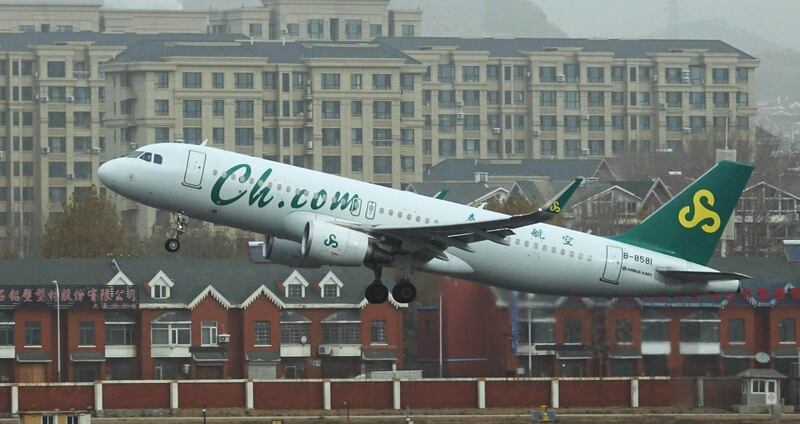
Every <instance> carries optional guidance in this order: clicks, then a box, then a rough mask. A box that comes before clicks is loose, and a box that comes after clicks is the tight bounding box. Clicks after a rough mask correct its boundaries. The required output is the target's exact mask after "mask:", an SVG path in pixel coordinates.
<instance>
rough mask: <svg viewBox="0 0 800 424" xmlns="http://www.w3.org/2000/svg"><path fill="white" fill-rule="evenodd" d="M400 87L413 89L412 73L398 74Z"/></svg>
mask: <svg viewBox="0 0 800 424" xmlns="http://www.w3.org/2000/svg"><path fill="white" fill-rule="evenodd" d="M400 89H401V90H413V89H414V74H400Z"/></svg>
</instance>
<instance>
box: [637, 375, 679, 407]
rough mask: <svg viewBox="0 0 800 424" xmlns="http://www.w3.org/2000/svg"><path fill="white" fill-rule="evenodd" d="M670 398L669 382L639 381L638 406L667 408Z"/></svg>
mask: <svg viewBox="0 0 800 424" xmlns="http://www.w3.org/2000/svg"><path fill="white" fill-rule="evenodd" d="M671 396H672V393H670V384H669V381H665V380H639V406H641V407H658V406H669V405H670V403H669V400H670V398H671Z"/></svg>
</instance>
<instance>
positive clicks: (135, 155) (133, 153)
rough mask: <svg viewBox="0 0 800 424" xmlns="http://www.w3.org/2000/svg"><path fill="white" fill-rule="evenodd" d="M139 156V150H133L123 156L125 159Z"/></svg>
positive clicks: (140, 153)
mask: <svg viewBox="0 0 800 424" xmlns="http://www.w3.org/2000/svg"><path fill="white" fill-rule="evenodd" d="M141 155H142V151H141V150H134V151H132V152H130V153H128V154H127V155H125V157H126V158H138V157H139V156H141Z"/></svg>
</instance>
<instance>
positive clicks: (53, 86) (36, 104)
mask: <svg viewBox="0 0 800 424" xmlns="http://www.w3.org/2000/svg"><path fill="white" fill-rule="evenodd" d="M148 37H158V35H133V34H100V33H90V32H72V33H41V32H39V33H6V34H0V164H2V166H0V251H3V252H8V251H11V252H14V253H16V254H19V255H27V254H29V252H31V251H33V250H35V246H34V245H33V243H35V241H36V240H38V234H39V232H40V231H41V229H42V228H43V226H44V224H45V223H46V222H47V220H48V219H49V218H50V217H51V216H53V215H54V214H58V213H60V212H61V206H62V204H63V203H64V202H65V201H67V200H68V199H69V198H70V196H72V195H73V194H75V193H77V194H80V192H81V191H83V190H88V189H89V188H90V187H92V186H98V187H99V186H100V182H99V180H98V179H97V175H96V174H97V173H96V172H95V170H96V169H97V168H98V167H99V166H100V163H101V162H102V161H103V160H105V158H106V157H107V155H108V154H109V153H110V152H109V151H108V149H107V147H108V144H107V138H106V134H105V128H104V119H105V116H106V81H105V75H104V74H103V72H102V71H101V70H100V69H99V66H100V64H101V63H104V62H108V61H109V60H111V59H112V58H113V57H114V56H115V55H117V54H119V53H120V52H122V51H123V50H124V49H125V48H126V47H127V45H129V44H131V43H133V42H136V41H138V40H141V39H143V38H148ZM168 37H169V38H170V39H173V40H181V39H182V37H183V38H186V37H187V36H186V35H181V34H170V35H168ZM188 37H191V38H192V39H198V37H200V38H201V39H202V38H213V39H215V40H225V39H234V38H235V37H236V36H234V35H202V34H200V35H198V34H191V35H189V36H188ZM102 190H103V189H102V188H101V191H102Z"/></svg>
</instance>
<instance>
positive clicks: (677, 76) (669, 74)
mask: <svg viewBox="0 0 800 424" xmlns="http://www.w3.org/2000/svg"><path fill="white" fill-rule="evenodd" d="M665 72H666V80H667V84H680V83H681V78H682V77H683V70H682V69H681V68H666V69H665Z"/></svg>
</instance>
